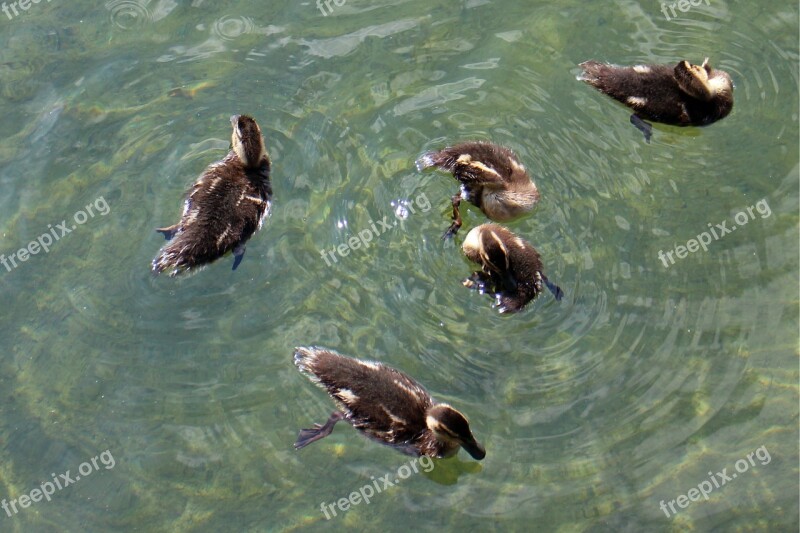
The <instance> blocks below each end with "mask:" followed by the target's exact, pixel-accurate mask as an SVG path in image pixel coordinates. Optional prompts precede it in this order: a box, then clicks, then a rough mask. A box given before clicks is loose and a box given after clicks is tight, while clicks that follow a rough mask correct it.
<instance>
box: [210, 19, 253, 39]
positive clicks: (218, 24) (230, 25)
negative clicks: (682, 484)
mask: <svg viewBox="0 0 800 533" xmlns="http://www.w3.org/2000/svg"><path fill="white" fill-rule="evenodd" d="M255 27H256V26H255V23H254V22H253V20H252V19H250V18H249V17H229V16H225V17H222V18H221V19H218V20H216V21H214V25H213V26H212V28H211V31H212V33H213V34H214V35H216V36H217V37H219V38H220V39H222V40H225V41H232V40H234V39H236V38H237V37H240V36H242V35H245V34H247V33H252V32H253V30H254V29H255Z"/></svg>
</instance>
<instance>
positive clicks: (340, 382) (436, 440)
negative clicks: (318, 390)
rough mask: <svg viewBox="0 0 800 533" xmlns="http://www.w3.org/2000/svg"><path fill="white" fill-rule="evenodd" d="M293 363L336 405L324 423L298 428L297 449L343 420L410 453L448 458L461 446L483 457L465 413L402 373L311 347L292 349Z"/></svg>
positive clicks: (327, 431)
mask: <svg viewBox="0 0 800 533" xmlns="http://www.w3.org/2000/svg"><path fill="white" fill-rule="evenodd" d="M294 364H295V365H297V367H298V368H299V369H300V371H301V372H304V373H305V374H307V375H308V377H309V378H310V379H311V380H312V381H313V382H315V383H317V384H318V385H319V386H321V387H322V388H323V389H325V390H326V391H327V392H328V394H329V395H330V396H331V398H333V400H334V401H335V402H336V405H337V406H338V408H339V410H338V411H335V412H334V413H333V414H332V415H331V417H330V418H329V419H328V421H327V422H326V423H325V424H323V425H319V424H315V426H314V428H313V429H304V430H302V431H300V434H299V435H298V437H297V442H295V445H294V446H295V448H297V449H300V448H303V447H305V446H307V445H309V444H311V443H312V442H314V441H316V440H319V439H321V438H324V437H326V436H328V435H330V433H331V431H333V426H334V425H335V424H336V422H338V421H339V420H346V421H347V422H349V423H350V424H351V425H352V426H353V427H354V428H356V429H357V430H358V431H360V432H361V433H363V434H364V435H366V436H367V437H369V438H371V439H373V440H376V441H378V442H380V443H382V444H387V445H389V446H392V447H394V448H396V449H398V450H400V451H402V452H403V453H406V454H409V455H416V456H420V455H426V456H428V457H450V456H452V455H455V454H456V453H458V449H459V447H461V446H463V447H464V449H465V450H466V451H467V452H468V453H469V454H470V455H471V456H472V457H474V458H475V459H478V460H480V459H483V458H484V457H485V456H486V451H485V450H484V448H483V446H481V445H480V444H479V443H478V442H477V441H476V440H475V437H473V435H472V431H471V430H470V427H469V422H467V419H466V418H465V417H464V415H462V414H461V413H460V412H458V411H457V410H455V409H454V408H452V407H451V406H449V405H447V404H444V403H436V402H435V401H434V400H433V399H432V398H431V396H430V395H429V394H428V392H427V391H426V390H425V389H424V388H423V387H422V385H420V384H419V383H417V382H416V381H414V380H413V379H411V378H410V377H409V376H407V375H406V374H404V373H403V372H400V371H398V370H395V369H393V368H390V367H388V366H385V365H383V364H381V363H374V362H371V361H361V360H358V359H353V358H352V357H346V356H343V355H340V354H338V353H336V352H333V351H331V350H325V349H323V348H316V347H312V348H296V349H295V352H294Z"/></svg>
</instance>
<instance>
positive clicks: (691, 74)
mask: <svg viewBox="0 0 800 533" xmlns="http://www.w3.org/2000/svg"><path fill="white" fill-rule="evenodd" d="M580 67H581V68H582V69H583V75H582V76H580V77H579V78H578V79H579V80H581V81H585V82H586V83H588V84H589V85H592V86H593V87H595V88H597V89H599V90H600V92H603V93H605V94H607V95H608V96H610V97H612V98H614V99H615V100H618V101H620V102H622V103H623V104H625V105H626V106H628V107H630V108H631V109H633V110H634V113H633V115H631V123H632V124H633V125H634V126H636V127H637V128H638V129H639V130H640V131H641V132H642V133H643V134H644V138H645V141H646V142H648V143H649V142H650V136H651V135H652V130H653V127H652V126H651V125H650V124H648V123H647V122H644V119H647V120H651V121H653V122H662V123H664V124H673V125H676V126H705V125H708V124H711V123H713V122H716V121H717V120H720V119H722V118H725V117H726V116H728V114H729V113H730V112H731V109H733V81H731V77H730V76H729V75H728V73H727V72H725V71H722V70H717V69H714V68H711V65H710V64H709V63H708V58H706V60H705V61H703V64H702V65H692V64H691V63H689V62H688V61H686V60H684V61H681V62H680V63H678V64H677V65H675V66H670V65H636V66H633V67H618V66H615V65H607V64H604V63H598V62H597V61H586V62H584V63H581V64H580Z"/></svg>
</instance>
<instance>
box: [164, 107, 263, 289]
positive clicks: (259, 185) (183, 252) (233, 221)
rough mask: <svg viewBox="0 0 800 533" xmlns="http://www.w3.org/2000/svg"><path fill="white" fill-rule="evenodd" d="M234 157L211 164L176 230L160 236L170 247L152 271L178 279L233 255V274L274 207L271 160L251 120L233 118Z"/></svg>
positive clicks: (230, 154) (192, 190) (166, 230)
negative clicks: (248, 244)
mask: <svg viewBox="0 0 800 533" xmlns="http://www.w3.org/2000/svg"><path fill="white" fill-rule="evenodd" d="M231 125H232V126H233V133H232V134H231V151H230V152H228V155H226V156H225V158H224V159H223V160H222V161H217V162H216V163H212V164H211V165H209V166H208V168H206V170H205V171H204V172H203V174H202V175H201V176H200V178H198V180H197V181H196V182H195V183H194V185H192V187H191V188H190V189H189V191H188V193H187V197H186V200H185V202H184V206H183V214H182V215H181V219H180V221H179V222H178V223H177V224H174V225H172V226H169V227H167V228H159V229H157V230H156V231H158V232H159V233H162V234H163V235H164V237H166V239H167V240H169V241H170V242H169V243H168V244H166V245H165V246H164V247H163V248H162V249H161V251H160V252H159V254H158V256H157V257H156V258H155V259H153V271H154V272H155V273H156V274H159V273H161V272H163V271H165V270H171V273H170V276H177V275H178V274H182V273H184V272H188V271H190V270H192V269H196V268H198V267H202V266H204V265H206V264H208V263H211V262H213V261H216V260H217V259H219V258H220V257H222V256H223V255H225V254H227V253H228V252H231V251H232V252H233V256H234V261H233V270H236V267H238V266H239V263H241V262H242V257H244V251H245V243H246V242H247V240H248V239H249V238H250V237H252V236H253V234H254V233H255V232H256V231H258V230H259V229H261V225H262V223H263V222H264V219H265V218H266V217H267V216H269V212H270V207H271V202H272V186H271V184H270V160H269V155H268V154H267V149H266V147H265V146H264V137H263V136H262V135H261V129H260V128H259V127H258V124H256V121H255V120H253V118H252V117H249V116H247V115H234V116H232V117H231Z"/></svg>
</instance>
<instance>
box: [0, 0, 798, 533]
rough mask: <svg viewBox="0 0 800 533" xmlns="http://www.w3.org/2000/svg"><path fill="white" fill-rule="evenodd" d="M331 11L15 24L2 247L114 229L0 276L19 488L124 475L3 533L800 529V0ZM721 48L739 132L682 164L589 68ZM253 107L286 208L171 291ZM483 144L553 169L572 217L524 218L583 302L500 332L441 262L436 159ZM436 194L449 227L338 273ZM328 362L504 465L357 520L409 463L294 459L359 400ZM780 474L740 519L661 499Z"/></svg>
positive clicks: (342, 452)
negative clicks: (632, 120)
mask: <svg viewBox="0 0 800 533" xmlns="http://www.w3.org/2000/svg"><path fill="white" fill-rule="evenodd" d="M331 5H332V12H331V13H329V14H328V15H327V16H323V15H322V14H321V13H320V10H319V9H317V7H316V5H315V4H314V3H313V2H289V1H282V2H269V3H263V2H255V1H238V2H237V1H225V2H215V3H212V2H208V1H206V2H203V1H202V0H198V1H194V2H172V1H168V0H158V1H155V0H154V1H150V2H149V3H148V2H147V1H144V0H143V1H139V2H132V1H128V2H126V1H123V2H120V1H115V2H109V3H108V4H103V3H92V2H85V1H71V2H66V1H65V0H54V1H52V2H40V3H38V4H32V5H30V7H29V10H28V11H25V12H21V13H20V14H19V15H18V16H16V17H14V18H13V19H12V20H9V19H8V18H7V17H6V16H5V15H3V14H2V13H0V44H2V46H0V112H2V117H3V119H2V120H0V135H2V138H3V139H4V141H3V143H2V145H1V146H0V183H2V191H3V194H2V196H0V237H2V240H0V253H3V254H5V256H6V257H7V256H9V255H11V254H14V253H15V252H16V250H18V249H20V248H22V247H25V246H27V245H28V243H29V242H31V241H34V240H36V239H37V238H39V237H40V236H42V235H43V234H45V233H48V232H49V231H50V228H49V226H48V225H51V226H52V227H53V230H54V231H56V230H55V227H56V225H57V224H60V223H61V221H62V220H67V222H68V224H72V223H73V221H74V220H75V219H74V215H76V214H77V213H78V212H86V211H87V209H86V206H87V205H91V206H93V207H94V215H95V216H93V217H91V216H87V217H85V221H84V223H83V224H80V225H78V224H76V228H75V229H74V231H71V232H70V233H69V234H66V235H64V236H63V237H61V238H60V239H59V240H58V241H55V242H54V243H53V245H52V246H51V247H50V251H49V252H47V253H44V252H41V251H40V253H38V254H37V255H34V256H31V257H30V258H28V260H27V261H25V262H19V263H18V266H17V267H16V268H11V269H10V271H9V269H6V268H4V267H1V266H0V294H2V302H3V311H2V312H3V320H2V322H0V339H2V340H0V369H1V370H2V371H1V372H0V399H2V411H0V412H2V416H0V499H2V498H5V499H6V500H11V499H19V498H20V496H21V495H26V494H27V495H30V494H31V491H32V490H33V489H36V488H37V487H40V486H41V485H42V484H43V483H45V482H50V481H51V480H52V475H51V474H55V475H56V476H58V474H61V473H65V472H67V471H68V470H69V471H71V475H72V476H73V477H74V476H75V475H76V474H77V472H78V469H79V466H80V465H81V464H82V463H84V462H85V461H90V460H91V459H92V458H94V457H99V456H100V454H101V453H102V452H104V451H106V450H108V452H109V454H110V455H111V456H113V459H114V462H113V468H107V467H106V465H105V464H104V463H99V464H98V467H97V468H96V469H93V471H92V472H91V474H90V475H87V476H84V478H82V479H80V480H79V481H76V482H75V483H74V484H71V485H70V486H68V487H64V488H63V490H59V491H56V492H55V493H54V494H53V495H52V497H51V501H39V502H36V503H33V504H32V505H30V506H29V507H27V508H19V509H18V512H17V513H16V514H15V513H13V512H12V513H6V512H4V511H2V510H0V531H12V532H24V533H27V532H51V531H52V532H56V531H70V532H72V531H75V532H82V531H92V532H94V531H101V532H102V531H178V532H189V531H192V532H194V531H198V532H199V531H213V532H216V531H237V532H238V531H248V532H250V531H253V532H255V531H300V530H312V529H326V530H344V529H354V530H364V531H405V530H407V529H408V528H409V527H412V528H414V529H419V530H424V531H442V530H445V531H449V530H453V531H531V530H535V531H555V532H573V531H590V532H601V531H609V532H619V531H631V532H640V531H686V530H689V531H726V532H727V531H781V532H782V531H788V532H792V531H797V530H798V521H799V520H798V248H799V247H798V178H799V176H798V174H799V171H798V169H799V167H798V159H799V156H798V6H797V5H796V3H792V2H787V1H779V2H772V3H769V4H766V3H753V2H723V1H722V0H711V1H710V5H708V6H707V5H705V2H704V3H703V5H701V6H698V7H693V8H692V9H691V11H689V12H688V13H683V14H681V17H680V18H679V19H675V20H671V21H667V20H666V19H665V17H664V16H663V14H662V13H661V11H660V4H659V3H658V2H655V1H653V2H641V3H637V2H633V1H628V0H615V1H613V2H603V3H600V2H597V3H589V2H578V1H570V0H553V1H550V2H538V1H528V2H522V1H517V2H511V1H489V0H469V1H466V2H441V1H433V2H421V1H415V0H412V1H398V2H391V1H382V0H369V1H367V0H347V1H346V3H344V5H341V6H336V5H335V4H333V3H332V4H331ZM133 15H137V16H133ZM706 56H709V57H710V58H711V62H712V64H713V65H714V66H716V67H719V68H722V69H724V70H726V71H728V72H729V73H730V74H731V76H732V77H733V79H734V81H735V83H736V92H735V97H736V104H735V107H734V111H733V113H732V114H731V116H729V117H728V118H726V119H725V120H723V121H721V122H719V123H717V124H715V125H713V126H711V127H708V128H703V129H681V128H675V127H667V126H656V127H655V132H654V136H653V141H652V144H649V145H648V144H645V143H644V142H643V139H642V136H641V134H640V133H639V132H638V131H637V130H635V129H634V128H633V127H632V126H631V125H630V124H629V122H628V113H627V111H626V110H625V109H624V108H622V107H621V106H618V105H617V104H615V103H613V102H612V101H611V100H610V99H607V98H605V97H603V96H602V95H600V94H599V93H597V92H596V91H594V90H592V89H591V88H590V87H588V86H586V85H584V84H582V83H580V82H578V81H576V79H575V77H576V75H577V74H578V69H577V67H576V65H577V64H578V63H580V62H581V61H584V60H587V59H591V58H594V59H598V60H603V61H610V62H617V63H623V64H625V63H628V64H633V63H637V62H674V61H677V60H678V59H682V58H686V59H689V60H691V61H693V62H699V61H702V60H703V58H704V57H706ZM176 89H180V90H176ZM234 113H248V114H252V115H253V116H254V117H255V118H256V119H257V120H258V121H259V123H260V124H261V127H262V129H263V131H264V134H265V137H266V141H267V145H268V148H269V150H270V153H271V155H272V158H273V168H274V173H273V188H274V191H275V204H274V209H273V214H272V217H271V218H270V219H269V220H268V221H267V222H266V224H265V226H264V229H263V230H262V231H261V232H260V233H258V234H257V235H256V236H255V237H254V238H253V239H252V240H251V242H250V244H249V245H248V250H247V254H246V256H245V259H244V262H243V263H242V265H241V266H240V267H239V269H238V270H237V271H236V272H231V270H230V267H231V259H230V257H228V258H225V259H224V260H222V261H220V262H219V263H216V264H214V265H212V266H211V267H209V268H208V269H206V270H204V271H203V272H200V273H199V274H197V275H195V276H193V277H189V278H186V279H183V280H177V281H176V280H172V279H168V278H158V279H154V278H152V276H151V275H150V273H149V270H148V269H149V261H150V260H151V259H152V258H153V257H154V256H155V254H156V253H157V251H158V248H159V247H160V246H161V245H162V243H163V239H161V238H160V237H159V235H157V234H156V233H155V232H154V231H153V230H154V228H156V227H158V226H163V225H166V224H170V223H172V222H174V221H175V220H176V219H177V216H178V214H179V213H180V209H181V199H182V195H183V191H184V190H185V188H186V186H187V185H188V184H189V183H191V182H192V181H193V179H194V178H195V177H196V176H197V175H198V174H199V173H200V172H201V171H202V170H203V169H204V168H205V166H206V165H208V164H209V163H211V162H213V161H215V160H217V159H219V158H221V157H222V156H223V155H224V153H225V151H226V149H227V145H228V138H229V135H230V126H229V122H228V117H229V116H230V115H232V114H234ZM464 139H487V140H492V141H495V142H498V143H500V144H503V145H506V146H509V147H511V148H512V149H514V150H515V151H516V152H517V153H518V155H519V156H520V158H521V159H522V161H523V162H524V163H525V164H526V166H527V167H528V168H529V169H530V170H531V172H532V173H533V175H534V177H535V180H536V182H537V184H538V186H539V188H540V190H541V193H542V200H541V202H540V204H539V206H538V207H537V208H536V210H535V211H534V213H533V214H532V215H530V216H528V217H525V218H523V219H520V220H517V221H514V222H512V223H510V224H509V227H510V228H511V229H512V230H513V231H515V232H517V233H518V234H520V235H522V236H524V237H525V238H526V239H528V240H530V241H531V242H532V243H533V244H534V245H535V246H536V247H537V248H538V249H539V251H540V252H541V254H542V257H543V259H544V262H545V266H546V272H547V274H548V275H549V276H550V278H551V279H553V280H554V281H556V282H557V283H558V284H559V285H560V286H561V287H562V288H563V289H564V291H565V293H566V296H565V298H564V300H563V301H561V302H556V301H554V300H553V298H552V296H551V295H550V294H549V293H547V294H544V295H543V296H542V297H541V298H540V299H539V300H538V301H536V302H535V303H534V304H532V305H531V306H529V308H528V309H527V310H526V311H525V312H524V313H522V314H520V315H515V316H501V315H499V314H498V313H497V312H496V311H495V310H493V309H491V300H490V299H489V298H488V297H486V296H481V295H479V294H476V293H472V292H470V291H468V290H466V289H465V288H463V287H462V286H461V283H460V281H461V279H463V278H464V277H466V276H468V275H469V273H470V272H471V270H472V265H470V264H469V263H468V262H467V260H466V259H464V258H463V256H462V255H461V253H460V251H459V249H458V246H459V245H460V242H461V239H463V236H464V234H465V233H466V231H463V232H462V234H461V235H460V236H459V237H458V238H457V240H456V243H455V245H453V244H452V243H451V244H443V243H442V241H440V239H439V236H440V235H441V233H442V232H443V231H444V230H445V229H446V227H447V225H448V223H449V219H448V216H449V208H448V206H449V198H450V196H451V195H452V194H453V193H454V192H455V191H456V186H455V182H454V180H452V178H450V177H449V176H447V175H444V174H442V173H435V172H433V173H424V174H420V173H418V172H417V171H416V169H415V168H414V165H413V161H414V160H415V159H416V158H417V157H418V156H419V155H420V154H421V153H423V152H424V151H425V150H428V149H432V148H439V147H442V146H444V145H446V144H447V143H452V142H457V141H459V140H464ZM420 195H424V198H427V199H428V200H429V201H430V204H431V208H430V210H428V211H427V212H422V211H420V210H418V211H417V212H415V213H413V214H408V216H407V217H406V218H404V219H403V220H402V222H401V223H399V224H398V225H397V226H396V227H393V228H392V229H391V230H388V231H386V232H384V233H383V234H382V235H380V237H378V238H376V239H375V240H374V241H373V243H372V244H371V245H370V247H368V248H367V249H359V250H353V251H352V252H351V253H350V254H349V255H348V256H347V257H339V258H338V261H337V262H336V263H335V264H332V265H331V266H328V265H327V264H326V263H325V261H324V260H323V259H322V257H321V255H320V252H321V250H323V249H325V250H329V249H332V248H333V247H334V246H338V245H340V244H343V243H346V242H348V239H349V238H350V237H351V236H352V235H354V234H356V233H358V232H359V231H361V230H364V229H367V228H369V227H370V224H371V221H377V220H380V219H382V217H384V216H388V217H389V220H395V219H396V218H395V216H394V213H395V212H396V211H397V210H398V206H399V205H403V202H407V201H410V200H415V199H419V198H420ZM762 200H763V201H764V202H765V203H762V204H761V205H762V206H763V205H768V206H769V212H770V214H769V215H768V216H763V215H762V214H760V213H761V212H759V211H757V210H756V211H753V212H754V216H753V217H751V218H749V219H748V222H747V224H746V225H742V226H741V227H738V228H737V230H736V231H735V232H733V233H731V234H728V235H725V236H724V237H721V238H720V239H718V240H715V241H714V242H712V243H711V244H710V245H709V247H708V251H705V252H704V251H702V250H700V251H698V252H695V253H690V254H688V257H685V258H682V259H677V260H676V262H675V264H673V265H670V266H669V267H668V268H667V267H665V266H664V264H663V263H662V261H661V260H660V259H659V257H658V253H659V251H669V250H673V249H674V248H675V247H676V246H678V245H686V242H687V241H688V240H690V239H693V238H695V237H696V236H697V235H698V234H700V233H702V232H704V231H706V230H708V224H712V225H714V224H717V223H720V222H722V221H728V227H730V225H731V224H733V223H734V222H733V221H734V217H735V216H736V215H737V214H738V213H739V212H741V211H744V212H746V210H747V208H748V207H751V206H755V205H756V204H757V203H758V202H759V201H762ZM104 202H105V204H104ZM103 205H107V207H108V209H107V210H103V209H102V208H103ZM104 211H105V213H106V214H105V215H103V214H102V213H103V212H104ZM463 214H464V223H465V230H466V229H469V228H471V227H474V226H476V225H478V224H480V223H482V222H483V221H484V219H483V217H482V215H481V213H480V212H479V211H478V210H476V209H474V208H467V209H465V210H463ZM79 216H80V215H79ZM57 234H58V233H57ZM313 344H317V345H322V346H325V347H329V348H334V349H337V350H339V351H341V352H342V353H345V354H349V355H353V356H357V357H362V358H369V359H374V360H380V361H384V362H387V363H388V364H390V365H392V366H395V367H397V368H400V369H402V370H404V371H406V372H408V373H409V374H411V375H412V376H414V377H416V378H417V379H419V380H420V381H421V382H422V383H423V384H425V386H426V387H427V388H428V389H429V390H430V391H432V392H433V393H434V395H435V396H436V398H437V399H439V400H443V401H448V402H450V403H452V404H453V405H455V406H456V407H458V408H459V409H461V410H462V411H463V412H464V413H465V414H466V415H467V416H468V417H469V418H470V421H471V424H472V428H473V431H474V433H475V435H476V437H477V438H478V440H479V441H481V442H482V443H483V444H484V445H485V447H486V449H487V457H486V459H485V460H484V461H482V462H480V463H477V462H475V461H473V460H471V459H470V458H469V457H468V456H467V455H466V454H465V453H463V452H462V453H461V454H460V455H459V457H458V458H455V459H451V460H445V461H437V462H436V463H435V466H434V468H433V469H432V470H431V471H430V472H429V473H418V474H412V475H411V476H409V477H408V479H405V480H401V481H400V482H399V483H398V484H397V485H396V486H394V487H392V488H391V489H386V491H385V492H382V493H380V494H378V495H376V496H375V497H374V498H373V499H372V500H371V502H370V503H369V504H365V503H363V502H362V503H361V504H359V505H356V506H354V507H352V508H351V509H350V510H348V511H346V512H343V511H338V514H337V516H336V517H332V518H331V519H330V520H327V519H326V517H325V515H324V514H323V512H322V511H321V509H320V505H321V504H322V503H323V502H335V501H336V500H338V499H340V498H347V497H348V495H349V494H350V493H351V492H353V491H358V490H359V489H361V488H362V487H363V486H365V485H369V484H371V483H372V478H373V477H374V478H375V479H378V478H380V477H383V476H385V475H387V474H391V475H392V476H394V477H396V473H397V472H398V469H399V468H401V467H403V465H408V464H409V460H410V459H409V458H408V457H405V456H403V455H400V454H398V453H396V452H394V451H393V450H391V449H388V448H386V447H381V446H378V445H376V444H374V443H372V442H369V441H367V440H366V439H363V438H361V437H359V436H358V435H357V434H356V433H355V432H354V431H353V430H352V429H350V428H348V427H346V426H345V425H344V424H341V425H340V426H338V427H337V429H336V431H335V432H334V434H333V435H332V436H331V437H329V438H327V439H325V440H323V441H320V442H318V443H315V444H314V445H312V446H310V447H308V448H306V449H304V450H302V451H300V452H295V451H294V450H293V448H292V443H293V441H294V438H295V437H296V434H297V431H298V430H299V429H300V428H303V427H309V425H310V424H311V423H312V422H322V421H323V420H324V419H325V417H326V416H327V415H328V414H329V413H330V410H331V408H332V404H331V403H330V401H329V399H328V398H327V397H326V396H325V395H324V394H323V393H322V391H320V390H318V389H317V388H315V387H313V386H312V384H311V383H309V382H308V381H307V380H306V378H304V377H303V376H302V375H300V374H299V373H298V372H297V370H296V369H295V368H294V366H293V365H292V364H291V354H292V349H293V347H295V346H298V345H313ZM762 447H763V448H762ZM757 449H761V450H762V451H761V452H759V453H760V455H759V456H756V457H754V456H753V455H752V453H753V452H754V451H755V450H757ZM764 451H767V452H768V454H769V461H766V460H762V459H759V457H760V458H764V457H766V455H765V454H764ZM748 454H751V458H754V461H753V462H752V463H746V465H745V466H746V468H744V467H742V468H743V469H745V470H746V471H743V472H741V473H739V474H738V477H737V478H735V479H733V478H732V479H731V481H728V482H726V483H725V484H724V485H722V486H720V487H719V488H714V489H713V491H712V492H710V493H709V494H708V500H707V501H706V500H705V499H703V498H700V500H699V501H696V502H691V503H690V504H689V505H688V506H687V507H686V508H680V507H675V509H676V512H675V513H665V512H664V511H663V510H662V509H660V502H661V501H662V500H664V501H665V503H668V502H670V501H671V500H675V501H676V502H677V498H678V497H679V496H680V495H686V494H687V493H688V492H689V490H690V489H693V488H696V487H698V485H700V484H701V483H704V482H706V481H708V480H709V478H710V477H713V478H714V479H715V480H717V479H718V478H717V475H716V473H717V472H722V471H723V469H727V475H728V476H730V475H731V474H732V473H735V472H736V469H735V466H736V465H737V464H739V465H741V463H737V461H740V460H742V459H744V460H745V461H746V458H747V455H748ZM107 457H108V455H106V458H107ZM96 461H97V460H96ZM87 464H89V463H87ZM84 468H88V467H84ZM709 472H712V474H709ZM676 505H677V503H676V504H673V506H676ZM8 514H11V516H10V517H9V516H8ZM667 514H670V516H669V517H668V516H666V515H667Z"/></svg>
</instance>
